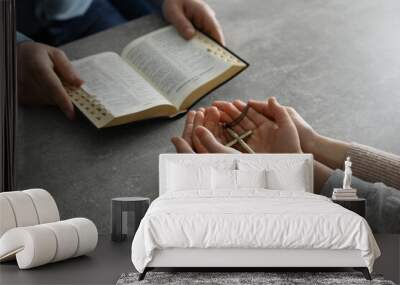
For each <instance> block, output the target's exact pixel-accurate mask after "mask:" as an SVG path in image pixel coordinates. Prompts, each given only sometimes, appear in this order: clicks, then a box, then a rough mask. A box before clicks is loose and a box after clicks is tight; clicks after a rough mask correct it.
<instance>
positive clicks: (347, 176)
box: [343, 156, 353, 189]
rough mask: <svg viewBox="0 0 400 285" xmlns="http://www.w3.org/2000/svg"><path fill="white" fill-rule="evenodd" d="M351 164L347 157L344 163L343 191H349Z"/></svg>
mask: <svg viewBox="0 0 400 285" xmlns="http://www.w3.org/2000/svg"><path fill="white" fill-rule="evenodd" d="M351 164H352V163H351V161H350V157H349V156H348V157H347V158H346V161H345V162H344V178H343V189H351V176H352V174H353V172H352V171H351Z"/></svg>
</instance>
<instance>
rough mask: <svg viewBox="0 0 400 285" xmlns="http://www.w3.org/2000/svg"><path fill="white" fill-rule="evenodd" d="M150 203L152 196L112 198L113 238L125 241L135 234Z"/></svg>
mask: <svg viewBox="0 0 400 285" xmlns="http://www.w3.org/2000/svg"><path fill="white" fill-rule="evenodd" d="M149 205H150V198H146V197H119V198H113V199H111V239H112V240H113V241H123V240H125V239H126V238H127V236H134V235H135V233H136V231H137V229H138V227H139V224H140V221H141V220H142V218H143V217H144V215H145V214H146V211H147V209H148V208H149Z"/></svg>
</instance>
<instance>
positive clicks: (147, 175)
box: [17, 0, 400, 233]
mask: <svg viewBox="0 0 400 285" xmlns="http://www.w3.org/2000/svg"><path fill="white" fill-rule="evenodd" d="M209 3H210V5H211V6H212V7H213V8H214V9H215V11H216V13H217V15H218V18H219V19H220V21H221V24H222V26H223V28H224V32H225V36H226V41H227V46H228V47H229V48H231V49H232V50H233V51H235V52H236V53H238V54H239V55H240V56H241V57H243V58H244V59H245V60H247V61H248V62H249V63H250V68H249V69H248V70H247V71H245V72H244V73H242V74H240V75H239V76H238V77H236V78H235V79H233V80H232V81H230V82H229V83H228V84H225V85H224V86H222V87H221V88H219V89H218V90H216V91H214V92H213V93H212V94H210V95H209V96H207V97H205V98H203V99H202V100H201V101H199V102H198V103H197V104H196V105H195V106H194V108H198V107H200V106H207V105H210V104H211V103H212V101H214V100H215V99H226V100H232V99H236V98H241V99H243V100H247V99H248V98H254V99H265V98H267V97H268V96H276V97H277V98H278V99H279V100H280V101H281V102H282V103H284V104H287V105H291V106H294V107H295V108H296V109H297V110H298V111H299V112H300V114H302V115H303V116H304V118H305V119H306V120H307V121H308V122H309V123H310V124H311V125H312V126H313V127H314V128H315V129H316V130H317V131H318V132H320V133H322V134H324V135H329V136H332V137H335V138H338V139H343V140H349V141H356V142H360V143H363V144H368V145H371V146H375V147H378V148H381V149H384V150H387V151H391V152H395V153H400V144H399V130H400V108H399V106H400V96H399V90H400V52H399V51H400V40H399V33H398V32H399V31H400V21H399V15H400V1H397V0H385V1H379V0H373V1H365V0H354V1H348V0H332V1H331V0H328V1H320V0H318V1H317V0H311V1H291V0H271V1H265V0H229V1H228V0H227V1H217V0H213V1H209ZM163 25H165V23H164V22H163V21H162V20H161V19H159V18H158V17H156V16H150V17H145V18H142V19H139V20H137V21H133V22H130V23H128V24H126V25H122V26H119V27H116V28H114V29H112V30H109V31H106V32H102V33H99V34H96V35H93V36H91V37H89V38H86V39H82V40H79V41H77V42H74V43H71V44H68V45H66V46H64V47H63V49H64V50H65V51H66V53H67V54H68V56H69V57H70V58H71V59H77V58H81V57H84V56H87V55H91V54H93V53H98V52H102V51H116V52H120V51H121V49H122V48H123V47H124V45H126V44H127V43H128V42H130V41H131V40H133V39H135V38H137V37H139V36H141V35H144V34H146V33H148V32H151V31H153V30H155V29H157V28H159V27H162V26H163ZM184 120H185V118H184V117H180V118H178V119H157V120H151V121H145V122H139V123H134V124H129V125H124V126H120V127H114V128H110V129H104V130H97V129H96V128H95V127H93V126H92V124H91V123H90V122H89V121H88V120H86V119H85V118H84V117H83V116H82V115H80V116H78V118H77V119H76V120H75V121H72V122H71V121H68V120H67V119H66V118H65V117H64V115H63V114H62V113H61V112H59V111H58V110H57V109H56V108H53V107H47V108H26V107H23V108H20V109H19V119H18V138H17V139H18V141H17V157H18V161H17V179H18V187H19V189H26V188H33V187H42V188H44V189H47V190H48V191H50V192H51V193H52V194H53V196H54V197H55V200H56V201H57V204H58V206H59V209H60V212H61V216H62V217H63V218H70V217H76V216H82V217H88V218H90V219H92V220H93V221H94V222H95V223H96V225H97V226H98V228H99V230H100V232H101V233H109V230H110V201H111V198H112V197H116V196H145V197H150V198H151V199H154V198H155V197H156V196H157V193H158V155H159V154H160V153H167V152H174V149H173V146H172V144H171V143H170V138H171V137H172V136H174V135H177V134H180V132H181V131H182V127H183V124H184Z"/></svg>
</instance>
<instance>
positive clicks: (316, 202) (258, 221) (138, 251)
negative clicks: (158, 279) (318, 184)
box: [132, 189, 380, 272]
mask: <svg viewBox="0 0 400 285" xmlns="http://www.w3.org/2000/svg"><path fill="white" fill-rule="evenodd" d="M227 192H228V191H227ZM165 248H275V249H276V248H290V249H292V248H293V249H294V248H302V249H358V250H360V251H361V255H362V257H363V259H364V260H365V264H366V266H367V267H368V268H369V270H370V271H372V267H373V263H374V260H375V259H376V258H377V257H379V255H380V251H379V248H378V246H377V244H376V241H375V239H374V237H373V235H372V232H371V229H370V227H369V226H368V223H367V222H366V221H365V220H364V219H363V218H362V217H360V216H359V215H357V214H355V213H353V212H351V211H349V210H346V209H344V208H342V207H341V206H339V205H337V204H335V203H333V202H331V201H330V200H329V199H328V198H326V197H323V196H320V195H315V194H311V193H306V192H298V191H296V192H295V191H277V190H275V191H268V190H257V189H249V190H248V191H235V193H233V192H231V193H230V194H229V195H227V194H226V195H225V194H223V192H222V193H221V196H219V197H213V196H206V195H203V196H199V195H198V191H185V192H184V193H177V192H175V193H167V194H164V195H162V196H161V197H159V198H157V199H156V200H154V202H153V203H152V204H151V206H150V208H149V210H148V212H147V213H146V215H145V217H144V218H143V220H142V222H141V223H140V226H139V229H138V231H137V232H136V235H135V237H134V239H133V243H132V262H133V264H134V266H135V267H136V269H137V270H138V271H139V272H143V270H144V268H145V267H146V265H147V264H148V263H149V262H150V261H151V260H152V257H153V252H154V250H155V249H165Z"/></svg>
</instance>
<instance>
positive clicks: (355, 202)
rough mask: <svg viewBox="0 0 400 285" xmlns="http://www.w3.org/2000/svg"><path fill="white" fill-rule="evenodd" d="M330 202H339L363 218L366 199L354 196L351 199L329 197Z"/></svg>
mask: <svg viewBox="0 0 400 285" xmlns="http://www.w3.org/2000/svg"><path fill="white" fill-rule="evenodd" d="M331 200H332V202H334V203H336V204H339V205H340V206H342V207H344V208H346V209H348V210H350V211H353V212H354V213H356V214H359V215H360V216H361V217H363V218H365V208H366V204H367V203H366V200H365V199H363V198H355V199H351V200H337V199H331Z"/></svg>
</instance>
